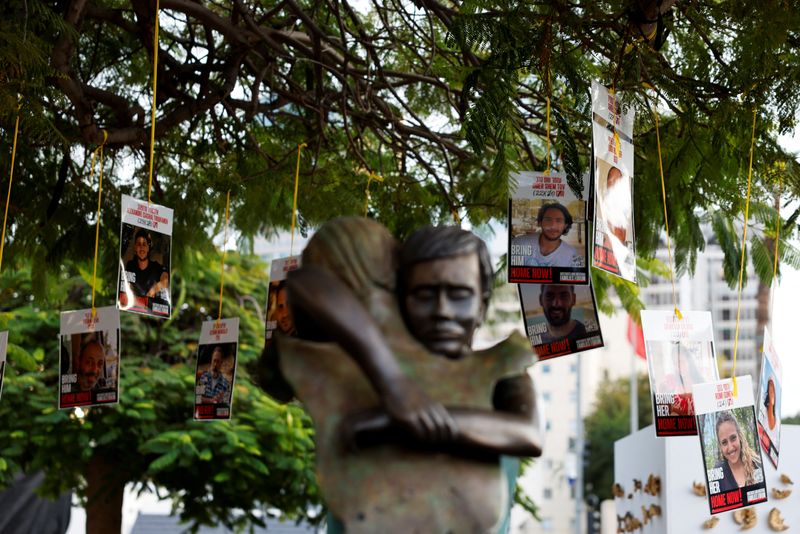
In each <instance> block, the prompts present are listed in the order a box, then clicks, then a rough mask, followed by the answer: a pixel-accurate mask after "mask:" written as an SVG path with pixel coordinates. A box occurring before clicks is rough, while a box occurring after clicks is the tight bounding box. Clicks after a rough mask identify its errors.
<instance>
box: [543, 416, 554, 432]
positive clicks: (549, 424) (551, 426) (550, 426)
mask: <svg viewBox="0 0 800 534" xmlns="http://www.w3.org/2000/svg"><path fill="white" fill-rule="evenodd" d="M551 428H553V424H552V423H551V422H550V420H549V419H548V420H547V422H546V423H545V424H544V430H545V432H549V431H550V429H551Z"/></svg>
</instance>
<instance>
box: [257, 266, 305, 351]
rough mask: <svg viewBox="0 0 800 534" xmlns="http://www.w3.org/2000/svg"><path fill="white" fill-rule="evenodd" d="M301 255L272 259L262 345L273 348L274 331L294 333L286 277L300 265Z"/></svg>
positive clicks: (289, 334) (290, 334)
mask: <svg viewBox="0 0 800 534" xmlns="http://www.w3.org/2000/svg"><path fill="white" fill-rule="evenodd" d="M300 258H301V256H299V255H298V256H289V257H286V258H278V259H274V260H272V264H271V265H270V270H269V289H268V290H267V321H266V325H265V327H264V347H265V349H266V350H267V351H269V350H271V349H272V348H273V345H274V343H275V332H276V331H278V332H281V333H282V334H285V335H287V336H292V335H294V321H293V320H292V313H291V311H290V310H289V303H288V301H287V298H286V277H287V275H288V274H289V272H290V271H294V270H295V269H298V268H299V267H300Z"/></svg>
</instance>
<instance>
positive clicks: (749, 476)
mask: <svg viewBox="0 0 800 534" xmlns="http://www.w3.org/2000/svg"><path fill="white" fill-rule="evenodd" d="M722 423H733V426H734V427H735V428H736V437H737V438H738V439H739V461H740V462H742V465H744V475H745V482H744V484H745V486H748V485H750V484H755V483H756V480H755V477H754V473H755V470H756V467H758V465H759V461H758V455H757V454H756V453H755V452H754V451H753V449H752V448H751V447H750V443H749V442H748V441H747V440H746V439H745V436H744V434H743V433H742V428H741V427H740V426H739V421H737V420H736V418H735V417H734V416H733V413H731V412H730V411H725V412H720V413H719V415H717V425H716V429H717V446H719V427H720V425H722ZM720 456H721V457H722V458H723V459H725V456H724V455H723V454H722V451H721V450H720ZM725 461H726V462H727V461H728V460H727V459H725Z"/></svg>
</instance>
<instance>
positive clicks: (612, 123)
mask: <svg viewBox="0 0 800 534" xmlns="http://www.w3.org/2000/svg"><path fill="white" fill-rule="evenodd" d="M633 119H634V110H633V107H632V106H630V107H628V108H627V109H626V110H624V111H623V109H622V108H621V105H620V100H619V95H618V94H615V93H613V92H612V91H610V90H609V89H607V88H606V87H604V86H602V85H600V84H599V83H597V82H592V141H593V145H594V187H595V195H594V198H595V205H594V246H593V252H592V265H593V266H594V267H596V268H598V269H602V270H604V271H606V272H609V273H611V274H615V275H617V276H621V277H622V278H624V279H625V280H630V281H631V282H636V250H635V248H634V242H635V240H634V226H633Z"/></svg>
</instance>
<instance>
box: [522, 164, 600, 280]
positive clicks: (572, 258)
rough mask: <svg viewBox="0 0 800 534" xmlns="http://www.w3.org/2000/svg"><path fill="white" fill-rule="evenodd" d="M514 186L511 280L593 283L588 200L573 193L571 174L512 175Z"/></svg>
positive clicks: (527, 173) (529, 173)
mask: <svg viewBox="0 0 800 534" xmlns="http://www.w3.org/2000/svg"><path fill="white" fill-rule="evenodd" d="M511 183H512V189H511V198H510V199H509V201H508V229H509V231H508V281H509V282H517V283H544V284H588V283H589V262H588V261H587V257H588V256H589V243H588V238H589V227H588V224H587V221H586V200H585V199H581V198H578V196H577V195H576V194H575V192H573V191H572V189H571V188H570V187H569V184H568V183H567V175H566V174H564V173H560V172H550V173H543V172H520V173H512V174H511ZM513 184H516V185H515V186H514V185H513Z"/></svg>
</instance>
